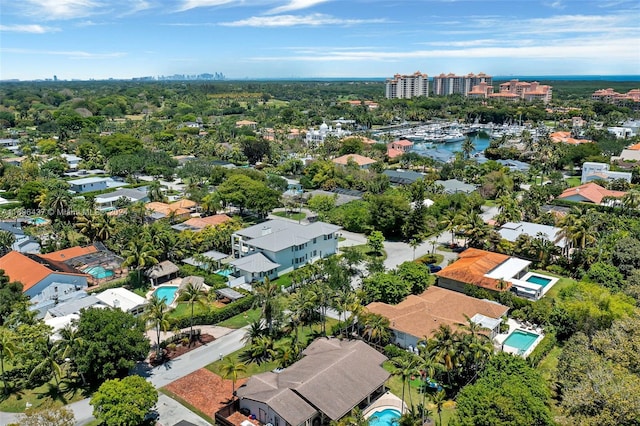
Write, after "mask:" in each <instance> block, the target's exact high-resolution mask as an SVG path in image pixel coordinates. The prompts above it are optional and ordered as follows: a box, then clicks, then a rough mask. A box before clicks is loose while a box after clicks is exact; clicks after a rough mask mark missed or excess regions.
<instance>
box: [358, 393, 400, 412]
mask: <svg viewBox="0 0 640 426" xmlns="http://www.w3.org/2000/svg"><path fill="white" fill-rule="evenodd" d="M385 408H390V409H394V410H398V411H400V412H401V413H402V412H403V411H404V410H406V409H407V405H406V404H404V410H403V407H402V400H401V399H400V398H398V397H397V396H395V395H394V394H392V393H391V392H390V391H386V392H385V393H384V394H383V395H382V396H381V397H380V398H378V399H376V400H375V401H374V402H373V404H371V405H369V406H368V407H367V408H365V410H364V411H363V412H362V415H363V416H364V418H365V419H368V418H369V417H370V416H371V415H373V413H374V412H376V411H380V410H384V409H385Z"/></svg>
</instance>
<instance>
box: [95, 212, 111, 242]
mask: <svg viewBox="0 0 640 426" xmlns="http://www.w3.org/2000/svg"><path fill="white" fill-rule="evenodd" d="M93 220H94V223H93V228H94V231H95V232H94V239H95V240H98V241H106V240H108V239H109V238H111V236H112V235H113V232H114V231H115V228H116V218H115V217H113V216H109V215H108V214H107V213H106V212H104V213H101V214H100V215H98V216H96V217H95V218H94V219H93Z"/></svg>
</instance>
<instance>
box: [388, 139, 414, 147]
mask: <svg viewBox="0 0 640 426" xmlns="http://www.w3.org/2000/svg"><path fill="white" fill-rule="evenodd" d="M391 144H392V145H397V146H413V142H411V141H410V140H407V139H399V140H397V141H394V142H391Z"/></svg>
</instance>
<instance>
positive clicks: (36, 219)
mask: <svg viewBox="0 0 640 426" xmlns="http://www.w3.org/2000/svg"><path fill="white" fill-rule="evenodd" d="M48 222H49V221H48V220H47V219H45V218H42V217H34V218H32V219H29V223H30V224H32V225H44V224H45V223H48Z"/></svg>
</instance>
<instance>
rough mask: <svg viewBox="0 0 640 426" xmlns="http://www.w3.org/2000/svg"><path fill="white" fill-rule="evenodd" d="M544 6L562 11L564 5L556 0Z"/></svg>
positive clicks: (559, 0)
mask: <svg viewBox="0 0 640 426" xmlns="http://www.w3.org/2000/svg"><path fill="white" fill-rule="evenodd" d="M545 6H549V7H550V8H552V9H564V8H565V5H564V3H562V1H561V0H556V1H554V2H548V3H545Z"/></svg>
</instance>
